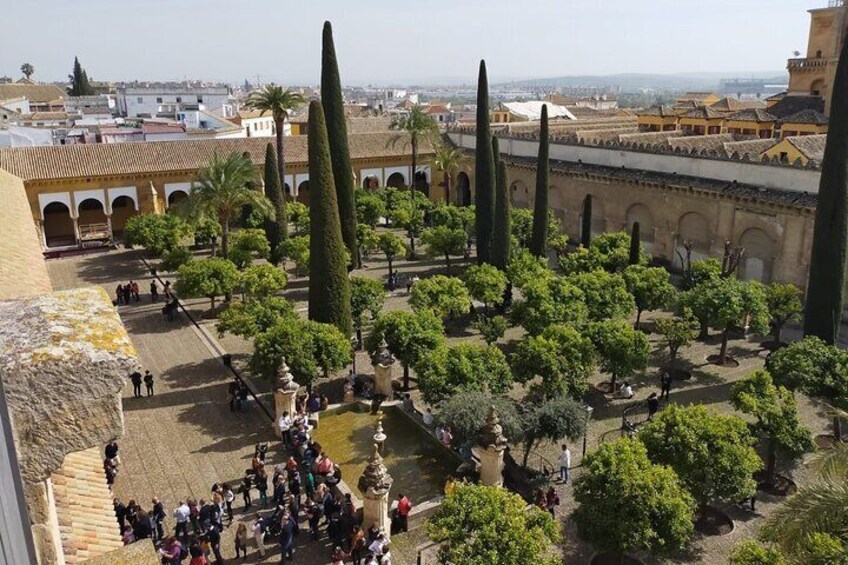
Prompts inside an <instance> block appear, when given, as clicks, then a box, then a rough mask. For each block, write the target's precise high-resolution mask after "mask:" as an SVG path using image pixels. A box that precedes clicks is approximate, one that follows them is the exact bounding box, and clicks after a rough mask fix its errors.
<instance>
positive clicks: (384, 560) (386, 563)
mask: <svg viewBox="0 0 848 565" xmlns="http://www.w3.org/2000/svg"><path fill="white" fill-rule="evenodd" d="M380 565H392V552H391V551H390V549H389V542H388V541H386V544H385V545H384V546H383V555H382V557H381V558H380Z"/></svg>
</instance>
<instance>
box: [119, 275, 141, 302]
mask: <svg viewBox="0 0 848 565" xmlns="http://www.w3.org/2000/svg"><path fill="white" fill-rule="evenodd" d="M139 300H140V298H139V296H138V283H137V282H135V281H130V282H128V283H127V284H125V285H121V284H118V286H117V288H116V289H115V305H116V306H117V305H119V304H129V303H130V302H138V301H139Z"/></svg>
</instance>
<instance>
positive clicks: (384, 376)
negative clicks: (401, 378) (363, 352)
mask: <svg viewBox="0 0 848 565" xmlns="http://www.w3.org/2000/svg"><path fill="white" fill-rule="evenodd" d="M395 363H396V360H395V358H394V356H393V355H392V354H391V352H390V351H389V346H388V345H387V344H386V340H385V339H384V340H383V341H381V342H380V345H379V346H378V348H377V351H376V352H375V353H374V356H373V357H372V358H371V364H372V365H373V366H374V392H376V393H377V394H382V395H383V396H385V397H386V398H392V396H394V390H393V389H392V376H393V373H394V366H395Z"/></svg>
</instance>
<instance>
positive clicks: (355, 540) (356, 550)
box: [350, 526, 365, 565]
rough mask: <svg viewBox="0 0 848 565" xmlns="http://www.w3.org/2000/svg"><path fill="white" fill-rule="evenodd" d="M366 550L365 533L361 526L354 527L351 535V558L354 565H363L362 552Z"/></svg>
mask: <svg viewBox="0 0 848 565" xmlns="http://www.w3.org/2000/svg"><path fill="white" fill-rule="evenodd" d="M364 550H365V532H363V531H362V528H360V527H359V526H354V527H353V532H351V534H350V558H351V559H353V565H361V564H362V552H363V551H364Z"/></svg>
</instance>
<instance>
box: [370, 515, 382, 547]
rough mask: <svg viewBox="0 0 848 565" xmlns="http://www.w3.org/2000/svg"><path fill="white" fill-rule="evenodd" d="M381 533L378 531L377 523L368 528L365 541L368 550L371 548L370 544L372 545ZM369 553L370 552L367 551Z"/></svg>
mask: <svg viewBox="0 0 848 565" xmlns="http://www.w3.org/2000/svg"><path fill="white" fill-rule="evenodd" d="M381 533H383V532H382V531H381V530H380V526H379V525H378V524H377V522H374V523H373V524H371V527H370V528H368V537H367V539H366V543H367V544H368V547H369V548H370V547H371V544H372V543H374V542H375V541H376V540H377V538H379V537H380V534H381ZM369 551H371V550H370V549H369Z"/></svg>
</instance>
